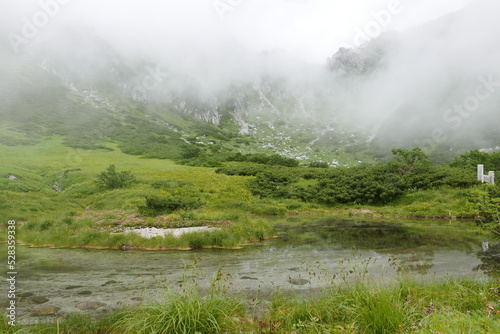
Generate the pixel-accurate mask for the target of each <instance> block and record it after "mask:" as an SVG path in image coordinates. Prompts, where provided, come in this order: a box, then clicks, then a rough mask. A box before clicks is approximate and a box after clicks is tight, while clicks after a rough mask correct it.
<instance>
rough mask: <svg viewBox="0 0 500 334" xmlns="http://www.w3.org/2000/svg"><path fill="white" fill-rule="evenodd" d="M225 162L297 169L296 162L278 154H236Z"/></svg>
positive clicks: (297, 164) (297, 163)
mask: <svg viewBox="0 0 500 334" xmlns="http://www.w3.org/2000/svg"><path fill="white" fill-rule="evenodd" d="M227 161H238V162H253V163H258V164H262V165H270V166H286V167H298V166H299V162H298V160H295V159H292V158H287V157H285V156H282V155H279V154H272V155H267V154H261V153H259V154H245V155H244V154H241V153H236V154H235V155H233V156H230V157H229V158H228V159H227Z"/></svg>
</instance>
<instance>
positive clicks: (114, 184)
mask: <svg viewBox="0 0 500 334" xmlns="http://www.w3.org/2000/svg"><path fill="white" fill-rule="evenodd" d="M134 182H136V178H135V177H134V176H133V175H132V173H131V172H129V171H123V172H117V171H116V167H115V165H109V166H108V168H106V171H104V172H102V173H100V174H99V175H97V177H96V180H95V183H96V184H97V186H98V187H100V188H106V189H117V188H123V187H126V186H129V185H130V184H132V183H134Z"/></svg>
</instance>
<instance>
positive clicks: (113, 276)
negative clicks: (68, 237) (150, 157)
mask: <svg viewBox="0 0 500 334" xmlns="http://www.w3.org/2000/svg"><path fill="white" fill-rule="evenodd" d="M278 223H279V224H278V227H277V231H278V234H279V238H278V239H274V240H269V241H265V242H262V243H258V244H253V245H250V246H247V247H244V248H243V249H240V250H211V249H205V250H192V251H166V252H139V251H110V250H107V251H101V250H80V249H77V250H75V249H47V248H27V247H18V249H17V260H18V263H17V268H18V276H17V280H18V281H17V294H18V296H21V298H20V300H19V301H18V303H17V306H18V315H20V316H22V317H24V321H25V322H32V321H35V320H34V319H35V317H33V316H30V314H32V313H33V312H39V313H41V314H43V313H44V311H47V312H45V313H51V312H50V311H51V310H52V311H54V310H57V314H58V315H64V314H67V313H71V312H96V313H101V312H107V311H110V310H112V309H117V308H120V307H122V306H125V305H138V304H140V303H145V302H150V301H154V300H161V299H162V298H165V295H166V291H168V290H178V289H182V288H183V287H185V286H186V284H189V282H196V284H198V285H199V286H201V287H208V286H209V285H210V282H211V281H212V278H213V277H214V276H215V274H216V272H217V270H219V269H221V270H222V272H223V274H224V275H223V277H225V279H227V286H228V288H229V289H230V290H232V291H236V292H239V293H242V294H245V296H246V297H247V298H248V300H249V303H250V304H252V303H258V302H259V300H262V299H266V298H267V297H269V295H270V294H271V293H272V292H276V291H279V290H284V291H286V290H289V289H300V290H302V291H304V293H307V291H309V290H310V289H315V288H317V287H321V286H324V285H329V284H342V282H345V281H350V280H354V279H359V278H361V277H363V276H364V277H366V278H370V279H372V278H373V279H374V280H375V281H389V280H392V279H394V278H396V277H397V276H398V275H399V274H402V273H405V274H410V275H413V276H416V277H418V278H423V279H424V278H432V277H444V276H453V277H474V278H477V279H483V278H484V277H485V276H486V275H487V273H488V272H490V271H492V270H495V269H496V268H498V264H497V263H496V262H495V259H496V257H495V256H494V255H495V254H492V253H491V251H487V252H484V251H483V241H489V244H490V245H493V244H494V240H495V238H494V236H493V235H490V234H488V233H486V232H481V231H480V230H477V228H476V227H475V226H473V224H472V223H461V222H443V221H440V222H423V221H419V222H413V223H405V224H403V225H402V224H394V223H392V222H359V221H346V220H338V219H337V220H335V219H326V218H325V219H307V220H305V219H303V218H302V219H288V220H287V221H281V222H278ZM488 239H490V240H488ZM2 249H3V251H2V254H5V253H6V252H5V245H2ZM54 307H55V308H57V309H54Z"/></svg>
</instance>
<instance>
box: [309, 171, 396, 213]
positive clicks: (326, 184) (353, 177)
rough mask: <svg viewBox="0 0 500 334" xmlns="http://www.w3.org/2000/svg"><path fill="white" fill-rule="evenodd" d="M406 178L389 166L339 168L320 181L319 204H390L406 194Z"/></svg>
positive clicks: (318, 187)
mask: <svg viewBox="0 0 500 334" xmlns="http://www.w3.org/2000/svg"><path fill="white" fill-rule="evenodd" d="M403 184H404V180H403V178H402V177H401V176H400V175H398V174H397V173H394V172H392V171H391V170H390V169H388V168H386V167H357V168H350V169H338V170H336V173H335V174H332V175H330V176H329V177H328V178H325V179H322V180H320V181H319V183H318V186H317V196H318V201H319V202H321V203H325V204H330V205H331V204H335V203H359V204H361V203H373V204H381V203H388V202H390V201H392V200H394V199H395V198H397V197H398V196H399V195H401V194H402V193H403Z"/></svg>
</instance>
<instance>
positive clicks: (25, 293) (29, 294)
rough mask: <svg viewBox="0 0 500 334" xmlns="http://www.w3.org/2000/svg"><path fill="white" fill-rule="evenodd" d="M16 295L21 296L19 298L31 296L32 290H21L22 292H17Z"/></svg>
mask: <svg viewBox="0 0 500 334" xmlns="http://www.w3.org/2000/svg"><path fill="white" fill-rule="evenodd" d="M17 296H18V297H21V298H28V297H31V296H33V292H23V293H20V294H18V295H17Z"/></svg>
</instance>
